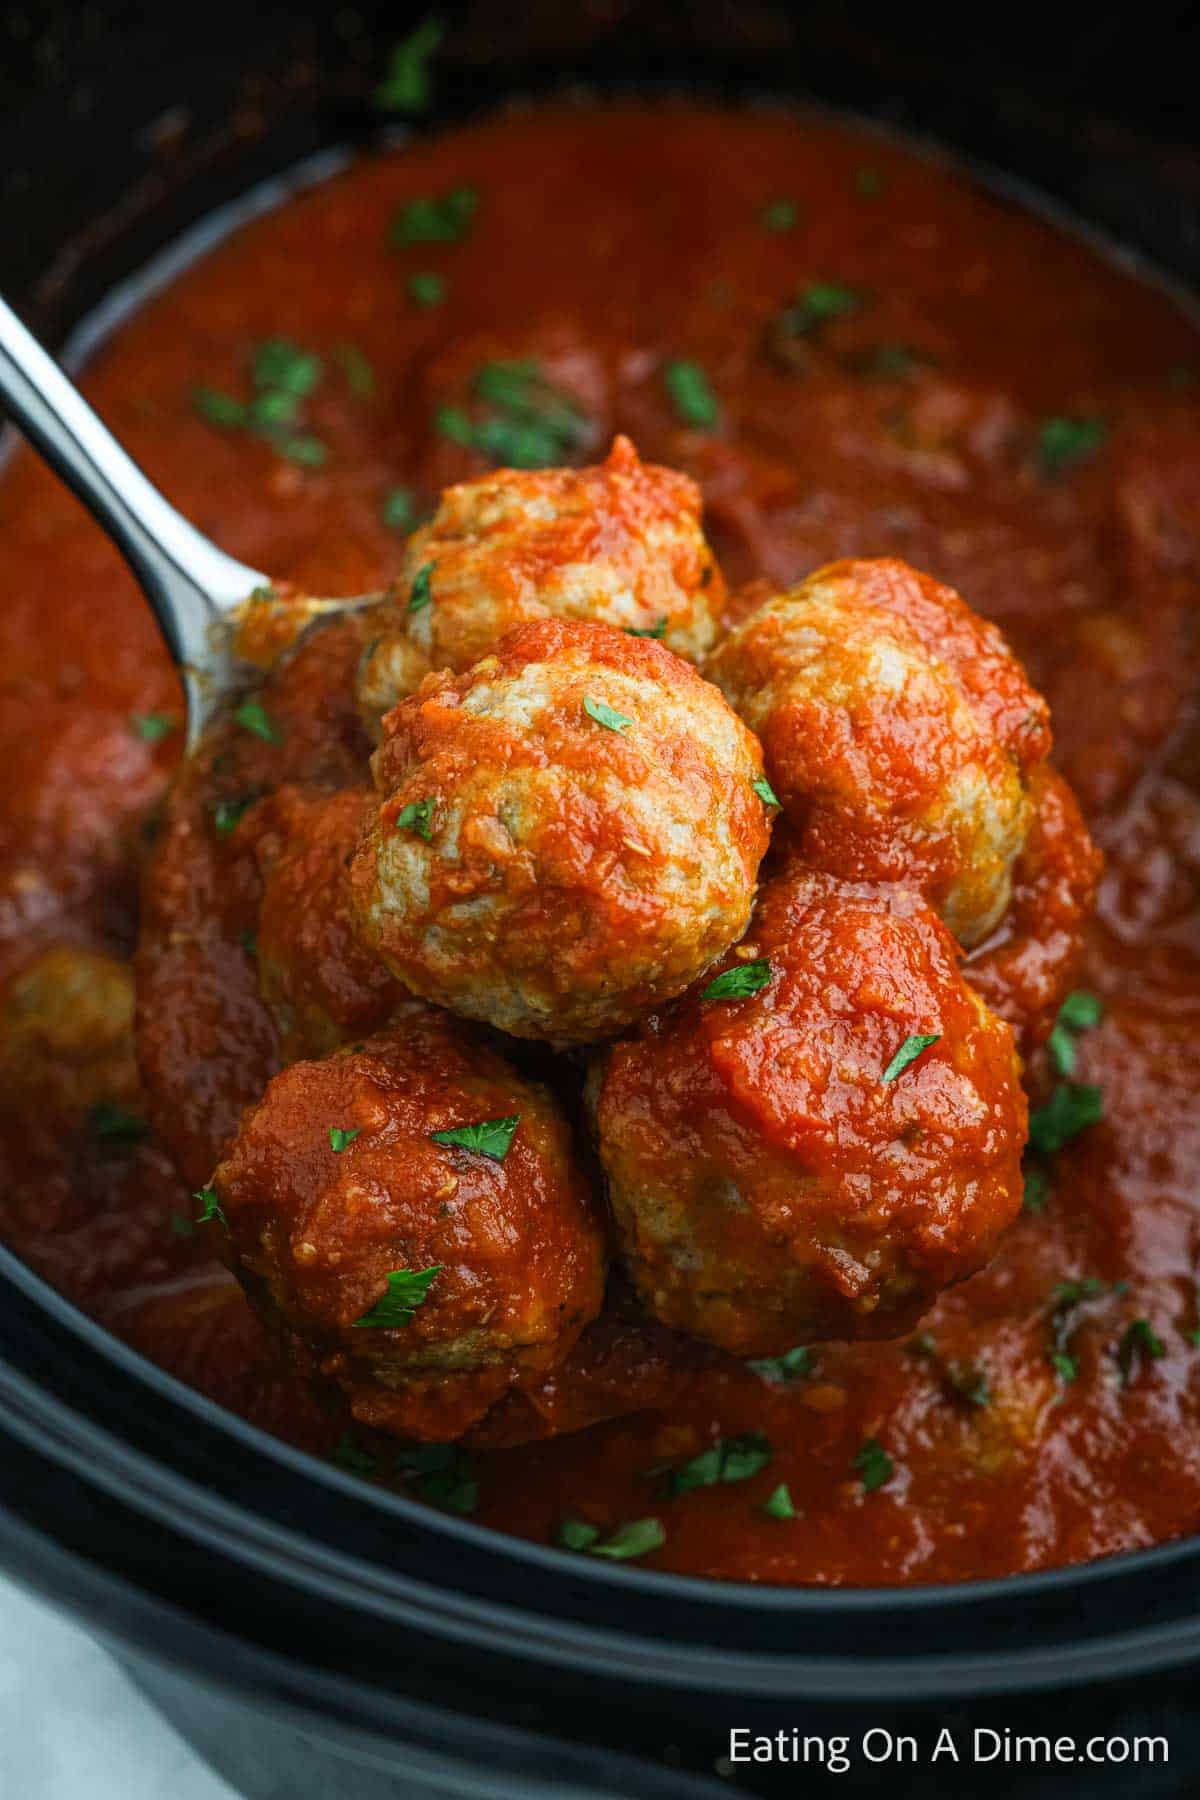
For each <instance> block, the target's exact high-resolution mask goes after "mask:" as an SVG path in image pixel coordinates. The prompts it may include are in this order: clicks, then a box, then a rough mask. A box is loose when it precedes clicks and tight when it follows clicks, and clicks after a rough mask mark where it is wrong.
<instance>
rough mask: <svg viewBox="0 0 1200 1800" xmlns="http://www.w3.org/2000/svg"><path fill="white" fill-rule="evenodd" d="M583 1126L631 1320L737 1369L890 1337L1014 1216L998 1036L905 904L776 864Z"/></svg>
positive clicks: (612, 1074) (950, 948) (899, 892)
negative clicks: (742, 928)
mask: <svg viewBox="0 0 1200 1800" xmlns="http://www.w3.org/2000/svg"><path fill="white" fill-rule="evenodd" d="M593 1105H594V1115H595V1123H596V1132H597V1138H598V1143H599V1150H600V1156H601V1160H602V1162H603V1164H604V1167H605V1170H606V1172H607V1175H608V1181H609V1193H610V1198H611V1201H612V1207H613V1212H614V1215H615V1218H616V1223H617V1228H618V1233H619V1239H620V1243H621V1247H622V1250H623V1253H624V1255H625V1258H626V1260H627V1263H628V1266H629V1269H630V1272H631V1273H632V1276H633V1279H634V1282H635V1284H636V1286H637V1288H638V1290H639V1292H640V1294H641V1298H642V1300H643V1302H644V1304H645V1305H646V1307H647V1308H648V1310H649V1311H650V1312H651V1313H653V1315H654V1316H655V1317H656V1318H657V1319H659V1320H660V1321H661V1322H662V1323H663V1324H665V1325H671V1326H674V1327H676V1328H677V1329H681V1330H685V1331H690V1332H692V1333H694V1334H695V1335H696V1336H697V1337H701V1338H705V1339H707V1340H708V1341H709V1342H710V1343H713V1344H716V1345H718V1346H719V1347H720V1348H722V1349H725V1350H729V1351H732V1352H734V1353H735V1354H737V1355H739V1356H749V1355H775V1354H779V1353H781V1352H783V1351H784V1350H786V1349H788V1348H789V1347H791V1346H792V1345H794V1344H796V1343H804V1342H806V1341H808V1340H810V1339H812V1338H835V1337H840V1338H865V1337H895V1336H898V1335H900V1334H901V1333H903V1332H905V1331H907V1330H908V1329H909V1328H910V1327H911V1326H912V1324H913V1323H914V1321H915V1320H916V1319H917V1318H919V1317H920V1315H921V1313H922V1312H924V1311H925V1309H926V1308H927V1307H928V1306H929V1304H930V1303H931V1301H932V1300H933V1298H934V1296H935V1295H936V1294H937V1292H938V1290H939V1289H940V1288H943V1287H945V1286H947V1285H948V1284H949V1283H951V1282H954V1281H959V1280H961V1279H962V1278H963V1277H964V1276H966V1275H970V1274H971V1273H973V1271H975V1270H976V1269H978V1268H980V1267H981V1266H982V1264H983V1263H985V1262H986V1261H987V1259H988V1257H989V1256H990V1255H991V1253H992V1251H993V1250H994V1249H995V1246H996V1242H997V1239H998V1238H999V1235H1000V1233H1001V1232H1002V1230H1003V1229H1004V1227H1005V1226H1006V1225H1008V1224H1009V1223H1010V1222H1011V1220H1012V1219H1013V1217H1014V1216H1015V1214H1016V1213H1017V1211H1018V1209H1019V1207H1020V1204H1021V1186H1022V1184H1021V1150H1022V1146H1023V1144H1024V1141H1025V1128H1026V1107H1025V1099H1024V1095H1023V1094H1022V1091H1021V1084H1020V1080H1019V1078H1018V1069H1017V1059H1016V1054H1015V1051H1014V1048H1013V1040H1012V1034H1011V1032H1010V1030H1009V1027H1008V1026H1007V1025H1005V1024H1004V1023H1003V1022H1002V1021H1001V1020H999V1019H997V1018H996V1017H995V1016H994V1015H993V1014H992V1013H991V1012H989V1011H988V1008H987V1007H986V1006H985V1005H984V1004H983V1002H982V1001H981V1000H980V999H979V998H978V996H977V995H976V994H975V993H974V992H973V991H972V990H971V989H970V988H969V987H968V986H967V984H966V982H965V981H964V980H963V979H962V977H961V975H960V974H959V971H958V964H957V955H956V950H955V946H954V943H953V940H952V939H951V938H950V936H949V934H948V932H947V931H946V930H945V928H944V927H943V926H942V925H941V924H940V923H939V921H938V919H937V918H936V916H935V915H934V913H933V912H932V911H931V910H930V908H929V907H928V906H927V905H926V904H925V903H924V902H923V901H922V900H921V899H920V898H919V897H918V896H917V895H916V894H914V893H913V892H912V891H911V890H910V889H907V888H903V887H897V886H892V885H885V884H876V883H869V882H855V883H849V882H842V881H839V880H837V879H836V878H835V877H833V876H829V875H825V874H821V873H817V872H813V871H809V870H805V869H803V868H802V867H801V866H800V865H798V864H795V865H791V866H790V867H789V868H788V869H787V870H786V871H785V872H784V873H782V874H780V875H779V876H777V877H775V878H774V879H773V880H772V881H770V882H768V883H767V884H766V886H765V888H764V891H763V897H762V900H761V902H760V904H759V907H758V909H757V912H756V914H755V918H754V922H753V925H752V927H751V941H748V942H747V943H745V944H743V945H742V946H740V948H739V950H738V951H736V952H735V953H734V954H733V955H732V956H731V957H728V958H726V959H725V963H724V965H723V967H722V970H721V974H720V975H719V976H714V977H713V978H712V980H706V982H705V984H704V985H703V986H701V987H700V988H699V989H698V990H697V991H696V992H694V993H693V994H691V995H690V996H689V997H688V999H687V1000H686V1002H684V1003H683V1004H682V1005H681V1006H680V1007H678V1008H677V1009H675V1010H674V1011H671V1012H669V1013H667V1014H666V1015H664V1016H661V1017H659V1018H656V1019H653V1020H651V1021H649V1022H648V1024H647V1025H646V1026H645V1027H644V1028H643V1030H642V1032H641V1035H640V1036H639V1037H638V1038H637V1039H636V1040H633V1041H631V1042H628V1043H622V1044H618V1045H616V1046H615V1047H614V1049H613V1050H612V1051H611V1053H609V1055H608V1056H607V1059H606V1060H605V1061H604V1062H603V1063H602V1064H601V1065H600V1067H599V1069H598V1071H597V1072H596V1073H595V1074H594V1077H593Z"/></svg>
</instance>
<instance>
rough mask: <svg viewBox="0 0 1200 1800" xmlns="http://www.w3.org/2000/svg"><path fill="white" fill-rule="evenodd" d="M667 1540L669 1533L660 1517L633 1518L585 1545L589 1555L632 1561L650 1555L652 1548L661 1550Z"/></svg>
mask: <svg viewBox="0 0 1200 1800" xmlns="http://www.w3.org/2000/svg"><path fill="white" fill-rule="evenodd" d="M666 1541H667V1534H666V1532H665V1531H664V1530H663V1528H662V1524H661V1522H660V1521H659V1520H658V1519H631V1520H630V1521H629V1522H628V1524H625V1525H618V1526H617V1529H616V1530H615V1531H614V1532H612V1533H611V1534H610V1535H609V1536H608V1537H606V1538H601V1539H599V1540H598V1541H597V1542H595V1543H590V1544H585V1545H584V1546H583V1547H584V1549H585V1550H586V1552H587V1554H588V1555H589V1556H603V1557H607V1558H608V1559H609V1560H610V1561H611V1562H631V1561H632V1560H633V1559H634V1558H635V1557H638V1556H648V1555H649V1553H650V1551H651V1550H661V1549H662V1547H663V1545H664V1544H665V1543H666Z"/></svg>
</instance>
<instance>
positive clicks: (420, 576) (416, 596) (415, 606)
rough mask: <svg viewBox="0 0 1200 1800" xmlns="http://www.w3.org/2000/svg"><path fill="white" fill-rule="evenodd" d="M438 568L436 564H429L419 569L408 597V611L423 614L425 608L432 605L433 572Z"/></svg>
mask: <svg viewBox="0 0 1200 1800" xmlns="http://www.w3.org/2000/svg"><path fill="white" fill-rule="evenodd" d="M436 568H437V564H436V563H431V562H427V563H425V564H424V565H423V566H422V567H421V568H419V569H418V570H417V572H416V574H415V575H414V576H413V584H412V588H411V590H410V592H409V596H408V610H409V612H410V613H413V612H422V611H423V610H424V609H425V607H427V606H430V605H432V603H433V588H432V586H431V583H432V581H433V571H434V570H435V569H436Z"/></svg>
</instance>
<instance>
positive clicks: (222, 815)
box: [212, 794, 255, 837]
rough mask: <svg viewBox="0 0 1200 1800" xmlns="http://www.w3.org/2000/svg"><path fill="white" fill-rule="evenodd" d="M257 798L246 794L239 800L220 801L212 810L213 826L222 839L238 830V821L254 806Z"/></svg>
mask: <svg viewBox="0 0 1200 1800" xmlns="http://www.w3.org/2000/svg"><path fill="white" fill-rule="evenodd" d="M254 800H255V796H254V795H253V794H244V795H243V796H242V797H241V798H240V799H238V800H218V801H217V802H216V803H215V805H214V806H213V809H212V818H213V825H214V827H215V829H216V830H217V832H218V833H219V834H220V836H221V837H228V836H229V834H230V832H231V831H235V830H236V829H237V823H238V820H239V819H240V818H241V817H242V815H243V813H246V812H249V810H250V808H251V807H252V806H253V805H254Z"/></svg>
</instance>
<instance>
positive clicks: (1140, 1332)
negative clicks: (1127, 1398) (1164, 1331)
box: [1117, 1319, 1167, 1382]
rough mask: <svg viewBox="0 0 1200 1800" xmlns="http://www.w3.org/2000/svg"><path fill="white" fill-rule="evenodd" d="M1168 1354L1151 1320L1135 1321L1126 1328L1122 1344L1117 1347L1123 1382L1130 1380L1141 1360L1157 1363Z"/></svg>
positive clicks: (1118, 1363) (1118, 1365) (1118, 1364)
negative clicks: (1135, 1366)
mask: <svg viewBox="0 0 1200 1800" xmlns="http://www.w3.org/2000/svg"><path fill="white" fill-rule="evenodd" d="M1166 1354H1167V1346H1166V1345H1165V1344H1164V1343H1163V1341H1162V1339H1161V1338H1160V1337H1159V1335H1158V1333H1157V1332H1156V1331H1155V1329H1154V1327H1153V1326H1152V1325H1151V1323H1150V1321H1149V1319H1134V1320H1133V1321H1132V1323H1131V1324H1129V1325H1127V1326H1126V1327H1125V1330H1124V1332H1123V1333H1122V1336H1121V1342H1120V1344H1119V1345H1118V1347H1117V1367H1118V1368H1119V1369H1120V1371H1121V1380H1122V1381H1123V1382H1125V1381H1128V1380H1129V1377H1130V1376H1131V1375H1132V1374H1133V1370H1134V1365H1135V1364H1136V1363H1137V1361H1138V1360H1139V1358H1144V1359H1145V1360H1147V1361H1150V1362H1157V1361H1158V1359H1159V1357H1160V1356H1165V1355H1166Z"/></svg>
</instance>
